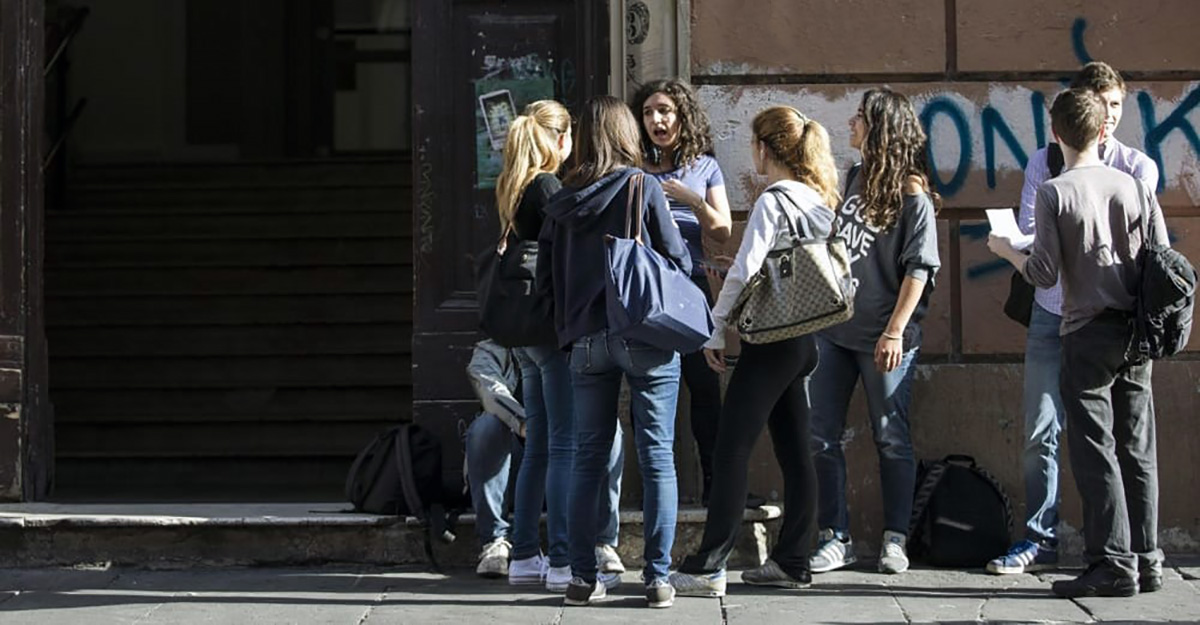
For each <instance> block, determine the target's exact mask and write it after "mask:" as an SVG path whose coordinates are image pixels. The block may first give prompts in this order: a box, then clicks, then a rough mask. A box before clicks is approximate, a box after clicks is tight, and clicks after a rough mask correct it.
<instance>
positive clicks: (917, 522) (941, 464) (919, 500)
mask: <svg viewBox="0 0 1200 625" xmlns="http://www.w3.org/2000/svg"><path fill="white" fill-rule="evenodd" d="M947 464H948V463H947V462H946V461H944V460H942V461H938V462H932V463H930V467H929V470H928V471H926V472H925V479H924V480H923V481H922V482H921V485H920V486H918V487H917V493H916V495H915V496H913V508H912V517H910V520H909V522H908V542H909V544H910V545H911V544H913V543H915V542H916V540H915V539H916V537H917V534H918V532H919V531H920V527H921V521H922V519H923V518H924V517H925V509H926V508H927V507H928V506H929V500H930V499H931V498H932V497H933V493H934V491H936V490H937V487H938V484H940V483H941V482H942V477H943V476H944V475H946V465H947Z"/></svg>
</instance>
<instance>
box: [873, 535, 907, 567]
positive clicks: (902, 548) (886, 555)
mask: <svg viewBox="0 0 1200 625" xmlns="http://www.w3.org/2000/svg"><path fill="white" fill-rule="evenodd" d="M907 545H908V537H907V536H905V535H904V534H901V533H900V532H893V531H892V530H884V532H883V548H881V549H880V550H879V572H880V573H903V572H905V571H907V570H908V551H907V550H906V546H907Z"/></svg>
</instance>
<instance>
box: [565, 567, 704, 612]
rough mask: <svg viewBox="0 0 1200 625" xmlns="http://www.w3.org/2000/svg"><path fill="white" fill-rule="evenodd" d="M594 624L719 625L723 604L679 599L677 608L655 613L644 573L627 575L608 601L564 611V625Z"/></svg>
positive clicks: (610, 592)
mask: <svg viewBox="0 0 1200 625" xmlns="http://www.w3.org/2000/svg"><path fill="white" fill-rule="evenodd" d="M594 623H647V624H654V625H659V624H662V625H666V624H672V625H674V624H679V625H709V624H713V625H718V624H720V623H721V602H720V600H718V599H705V598H701V597H676V598H675V605H674V606H673V607H670V608H665V609H652V608H650V607H649V606H647V605H646V595H645V591H644V586H643V585H642V575H641V572H640V571H639V572H636V573H625V574H624V575H622V576H621V586H620V587H618V588H617V589H616V590H612V591H609V595H608V598H607V599H605V600H604V601H601V602H598V603H596V604H594V605H591V606H587V607H577V606H570V607H564V608H563V611H562V625H592V624H594Z"/></svg>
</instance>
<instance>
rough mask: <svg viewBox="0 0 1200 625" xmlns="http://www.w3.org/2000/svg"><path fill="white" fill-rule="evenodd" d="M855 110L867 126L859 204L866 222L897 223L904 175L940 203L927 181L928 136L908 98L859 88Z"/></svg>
mask: <svg viewBox="0 0 1200 625" xmlns="http://www.w3.org/2000/svg"><path fill="white" fill-rule="evenodd" d="M859 114H860V115H862V120H863V123H864V124H865V125H866V130H867V133H866V137H864V138H863V142H862V147H861V151H862V157H863V158H862V169H863V174H864V178H863V205H862V206H863V207H862V209H861V210H862V211H864V217H865V218H866V221H867V223H869V224H871V225H873V226H875V227H877V228H880V229H882V230H890V229H891V228H892V226H895V225H896V221H897V219H898V218H899V215H900V207H901V206H903V204H904V197H903V196H904V183H905V180H906V179H907V178H908V177H909V176H918V177H920V178H921V182H922V185H923V186H924V187H925V191H926V193H928V194H929V196H930V198H932V199H933V204H934V207H935V208H940V207H941V202H942V198H941V196H940V195H938V193H937V192H936V191H934V190H933V188H932V186H931V185H930V182H931V181H932V180H933V176H932V174H931V172H930V169H929V155H928V152H927V150H928V143H929V141H928V138H927V137H926V136H925V131H924V130H923V129H922V128H921V123H920V121H919V120H918V119H917V114H916V112H915V111H914V110H913V106H912V103H911V102H909V100H908V98H907V97H905V96H904V94H901V93H897V92H895V91H892V90H891V89H888V88H886V87H881V88H878V89H870V90H868V91H867V92H866V93H864V94H863V97H862V103H861V104H860V105H859Z"/></svg>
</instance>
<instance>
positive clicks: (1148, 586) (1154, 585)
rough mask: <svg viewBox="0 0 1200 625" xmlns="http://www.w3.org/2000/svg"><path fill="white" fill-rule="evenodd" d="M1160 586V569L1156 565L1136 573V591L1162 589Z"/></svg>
mask: <svg viewBox="0 0 1200 625" xmlns="http://www.w3.org/2000/svg"><path fill="white" fill-rule="evenodd" d="M1162 587H1163V575H1162V569H1160V568H1158V567H1152V568H1147V569H1142V572H1141V573H1138V592H1154V591H1156V590H1162Z"/></svg>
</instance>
